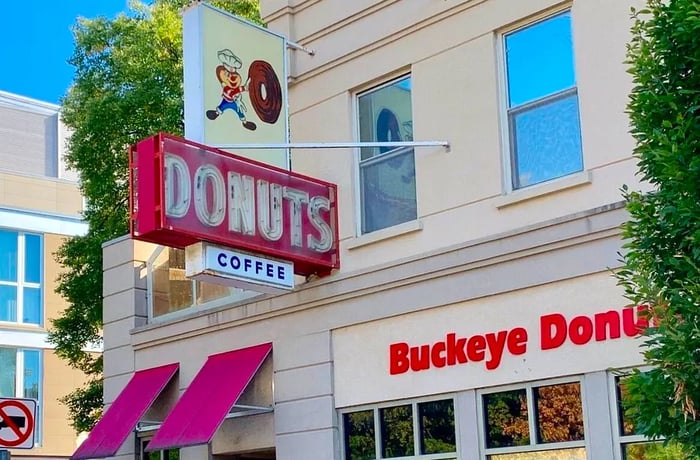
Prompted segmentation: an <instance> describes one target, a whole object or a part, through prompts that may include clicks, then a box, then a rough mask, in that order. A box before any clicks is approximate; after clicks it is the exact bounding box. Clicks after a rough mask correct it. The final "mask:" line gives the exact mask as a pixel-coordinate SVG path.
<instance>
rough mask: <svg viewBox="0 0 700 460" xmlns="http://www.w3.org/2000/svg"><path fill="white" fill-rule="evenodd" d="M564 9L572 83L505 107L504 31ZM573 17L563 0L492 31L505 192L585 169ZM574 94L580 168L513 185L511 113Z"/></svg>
mask: <svg viewBox="0 0 700 460" xmlns="http://www.w3.org/2000/svg"><path fill="white" fill-rule="evenodd" d="M566 12H569V14H571V18H572V21H571V24H572V26H571V39H572V54H573V60H574V85H573V86H570V87H567V88H563V89H560V90H559V91H557V92H555V93H552V94H548V95H546V96H543V97H540V98H538V99H534V100H531V101H528V102H525V103H524V104H521V105H519V106H516V107H513V108H511V107H509V102H508V101H509V91H508V62H507V59H506V37H507V36H508V35H511V34H514V33H517V32H518V31H520V30H524V29H526V28H528V27H530V26H534V25H536V24H539V23H542V22H545V21H547V20H549V19H552V18H554V17H556V16H558V15H561V14H564V13H566ZM574 35H575V34H574V21H573V10H572V5H571V3H570V2H567V3H565V4H563V5H560V6H558V7H555V8H549V9H547V10H545V11H541V12H539V13H537V14H535V15H532V16H529V17H528V18H527V19H523V20H520V21H517V22H515V23H513V24H511V25H509V26H506V27H504V28H503V29H501V30H499V31H498V32H497V33H496V34H495V40H496V58H497V59H496V62H497V67H498V69H497V77H498V100H499V112H500V116H499V119H500V123H499V129H500V133H501V160H502V162H503V165H504V167H503V168H502V171H503V173H502V177H501V180H502V188H503V190H504V191H505V193H506V194H509V193H513V192H519V191H522V190H526V189H531V188H533V187H538V186H541V185H544V184H548V183H551V182H552V181H556V180H560V179H564V178H566V177H570V176H572V175H574V174H580V173H582V172H585V171H586V158H585V155H584V148H583V130H582V123H581V104H580V99H579V98H578V90H579V88H578V87H579V83H578V75H577V72H576V53H575V47H574V46H573V42H574V38H575V37H574ZM574 94H575V95H576V96H577V105H578V111H579V133H580V137H581V151H580V155H581V170H580V171H574V172H571V173H567V174H565V175H562V176H557V177H552V178H550V179H546V180H543V181H540V182H536V183H533V184H529V185H523V186H520V187H515V186H514V182H515V180H514V179H515V171H516V165H517V162H516V152H515V148H514V145H515V138H514V137H515V136H514V133H515V131H514V129H513V114H519V113H523V112H525V111H528V110H531V109H535V108H538V107H540V106H543V105H545V104H547V103H551V102H554V101H557V100H560V99H564V98H566V97H568V96H571V95H574Z"/></svg>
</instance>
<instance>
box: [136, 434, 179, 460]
mask: <svg viewBox="0 0 700 460" xmlns="http://www.w3.org/2000/svg"><path fill="white" fill-rule="evenodd" d="M149 442H150V439H149V440H147V441H142V442H141V460H180V449H167V450H157V451H155V452H146V451H145V449H146V447H148V443H149Z"/></svg>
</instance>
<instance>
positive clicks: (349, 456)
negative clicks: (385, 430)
mask: <svg viewBox="0 0 700 460" xmlns="http://www.w3.org/2000/svg"><path fill="white" fill-rule="evenodd" d="M343 428H344V430H345V459H346V460H372V459H374V458H375V453H376V448H375V446H376V444H375V442H374V411H373V410H363V411H360V412H352V413H349V414H344V415H343Z"/></svg>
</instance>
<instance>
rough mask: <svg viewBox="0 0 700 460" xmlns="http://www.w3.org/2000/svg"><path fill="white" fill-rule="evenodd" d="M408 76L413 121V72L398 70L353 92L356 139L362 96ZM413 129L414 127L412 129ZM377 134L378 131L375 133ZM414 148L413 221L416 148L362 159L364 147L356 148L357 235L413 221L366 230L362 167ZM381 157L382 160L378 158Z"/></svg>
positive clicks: (403, 148) (416, 184) (404, 148)
mask: <svg viewBox="0 0 700 460" xmlns="http://www.w3.org/2000/svg"><path fill="white" fill-rule="evenodd" d="M406 78H408V79H409V80H410V81H411V121H413V114H414V112H415V111H414V107H413V73H412V72H411V69H402V70H401V71H399V72H396V73H394V74H391V75H388V76H386V77H385V78H383V79H382V80H381V82H380V83H372V84H367V85H365V86H362V87H360V88H358V89H356V90H354V91H353V92H352V113H353V118H352V122H353V126H354V135H355V139H357V140H358V141H359V142H362V141H360V139H361V133H360V129H361V128H360V127H361V123H360V97H362V96H364V95H368V94H371V93H374V92H377V91H380V90H382V89H384V88H387V87H390V86H391V85H393V84H395V83H397V82H399V81H401V80H404V79H406ZM412 131H413V129H412ZM375 134H376V133H375ZM409 150H412V151H413V161H414V175H415V179H414V180H415V187H416V189H415V201H416V217H415V219H413V221H415V220H418V216H419V214H418V176H417V174H416V168H415V158H416V157H415V149H414V148H413V147H395V148H392V149H391V150H389V151H387V152H384V153H382V154H379V155H374V156H372V157H371V158H367V159H364V160H363V159H362V148H361V147H358V148H356V149H355V155H354V181H353V182H354V186H355V190H356V192H355V193H354V194H353V196H354V199H355V236H356V237H360V236H364V235H370V234H372V233H376V232H381V231H383V230H386V229H389V228H393V227H396V226H398V225H402V224H405V223H406V222H411V220H408V221H406V222H401V223H398V224H394V225H391V226H388V227H383V228H379V229H376V230H372V231H369V232H364V231H363V228H364V214H365V212H364V203H365V198H364V195H365V190H364V187H363V183H362V167H363V166H367V165H370V166H371V165H372V164H376V163H379V162H381V161H388V160H390V159H391V158H392V157H397V156H400V155H402V154H404V153H406V152H407V151H409ZM380 157H381V160H379V159H378V158H380Z"/></svg>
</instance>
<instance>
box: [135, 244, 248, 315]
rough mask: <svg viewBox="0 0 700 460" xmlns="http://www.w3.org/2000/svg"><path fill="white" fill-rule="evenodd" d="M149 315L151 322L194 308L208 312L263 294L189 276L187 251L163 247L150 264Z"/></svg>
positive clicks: (158, 250) (154, 255) (156, 252)
mask: <svg viewBox="0 0 700 460" xmlns="http://www.w3.org/2000/svg"><path fill="white" fill-rule="evenodd" d="M147 270H148V292H149V311H150V317H151V318H158V317H161V316H164V315H167V314H169V313H174V312H178V311H181V310H187V309H191V308H208V307H214V306H218V305H223V304H225V303H232V302H236V301H240V300H244V299H248V298H251V297H254V296H257V295H260V293H259V292H254V291H248V290H243V289H237V288H233V287H229V286H223V285H220V284H216V283H208V282H204V281H196V280H191V279H189V278H187V277H186V276H185V251H184V250H182V249H173V248H167V247H163V246H161V247H159V248H158V249H157V250H156V251H155V253H154V254H153V256H152V257H151V259H150V260H149V261H148V268H147Z"/></svg>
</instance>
